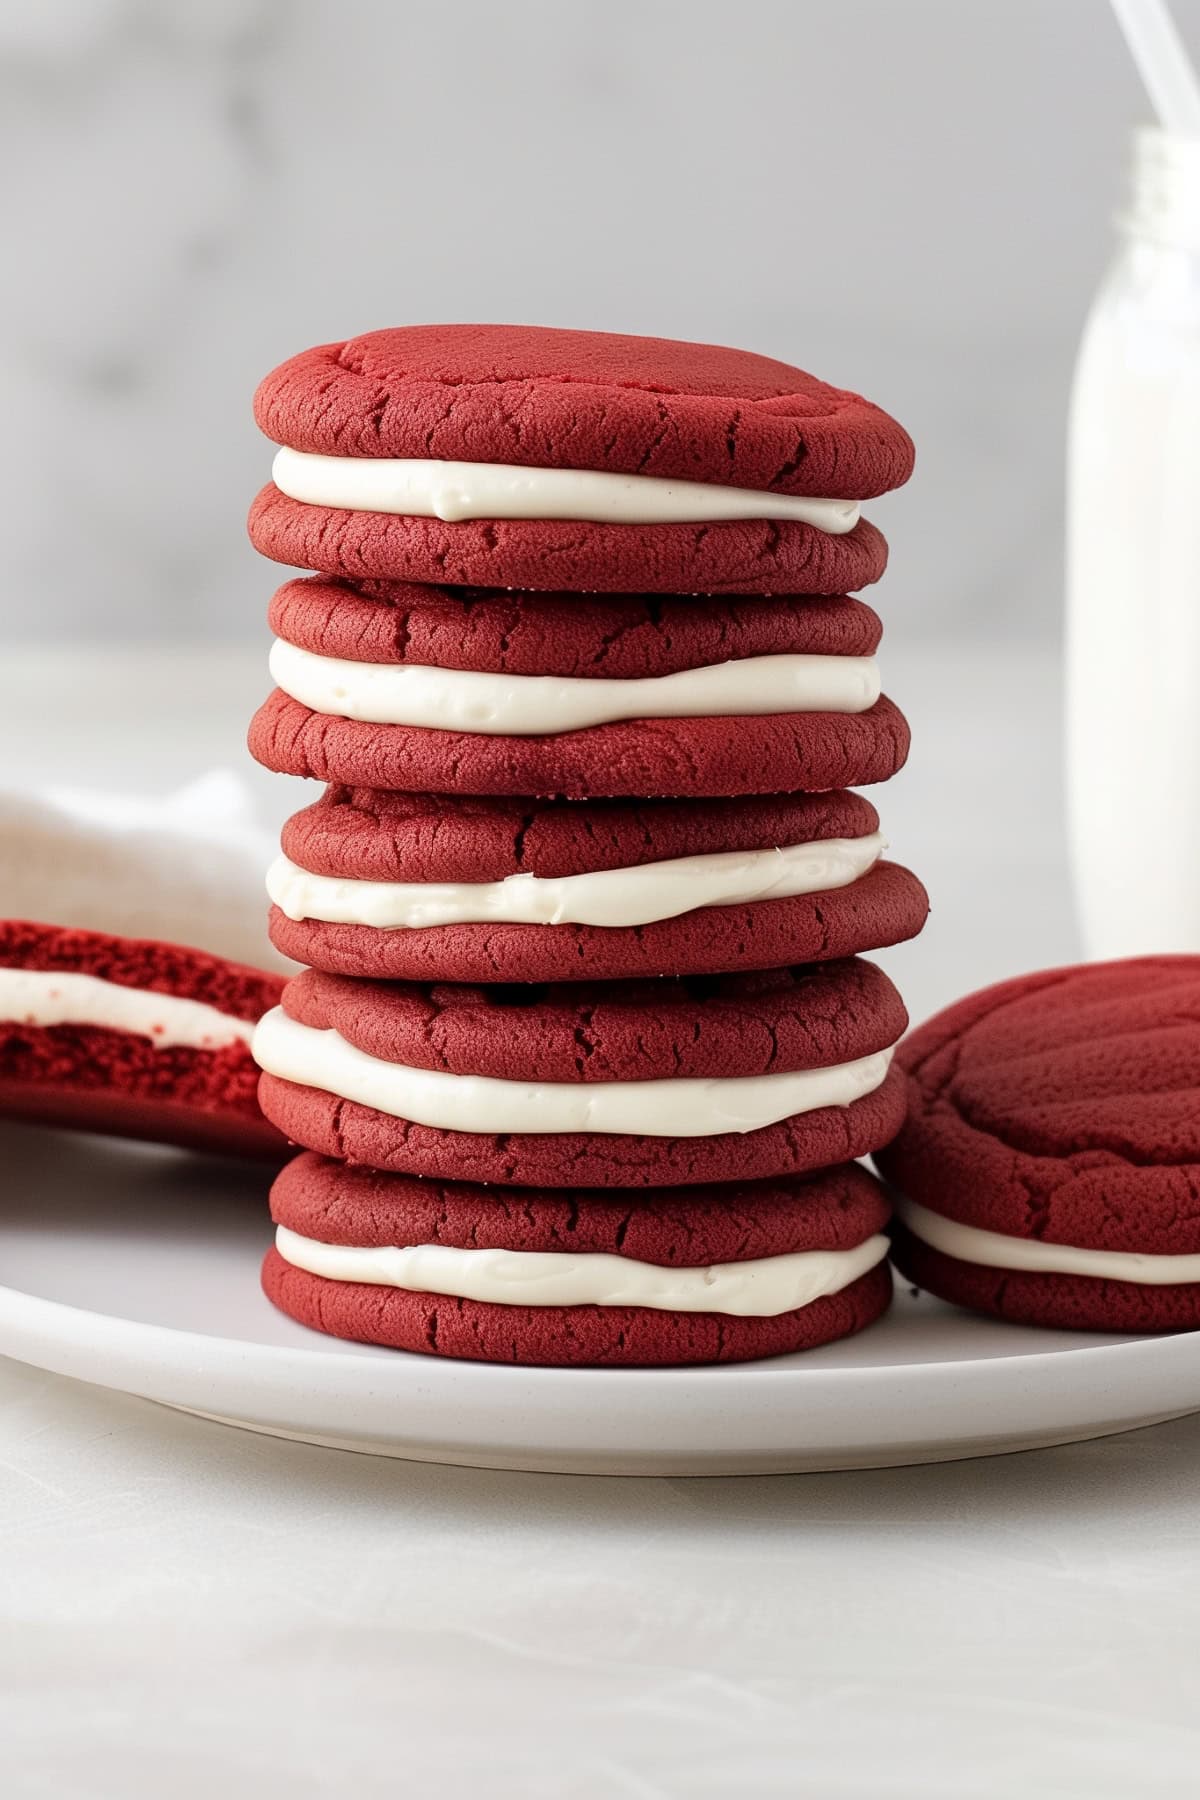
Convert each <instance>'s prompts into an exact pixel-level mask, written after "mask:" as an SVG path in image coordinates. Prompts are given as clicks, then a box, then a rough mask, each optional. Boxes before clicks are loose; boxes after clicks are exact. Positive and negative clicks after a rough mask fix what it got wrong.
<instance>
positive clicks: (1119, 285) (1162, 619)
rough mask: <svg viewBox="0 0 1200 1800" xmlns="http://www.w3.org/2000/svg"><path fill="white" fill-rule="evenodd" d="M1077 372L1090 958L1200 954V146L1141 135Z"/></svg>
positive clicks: (1072, 700) (1073, 610)
mask: <svg viewBox="0 0 1200 1800" xmlns="http://www.w3.org/2000/svg"><path fill="white" fill-rule="evenodd" d="M1120 235H1121V243H1120V246H1119V248H1118V251H1117V254H1116V257H1115V260H1114V261H1113V263H1112V266H1111V267H1110V269H1109V271H1108V274H1107V275H1106V277H1105V279H1104V282H1103V284H1102V286H1101V288H1100V291H1099V293H1098V295H1097V296H1096V300H1095V304H1094V305H1093V307H1092V311H1091V314H1090V317H1089V318H1088V322H1087V326H1086V328H1085V330H1084V336H1083V342H1082V345H1081V347H1080V352H1079V362H1078V365H1077V367H1076V371H1075V386H1074V393H1073V397H1072V404H1071V423H1070V434H1069V448H1068V502H1067V503H1068V530H1067V799H1068V811H1069V819H1070V833H1071V856H1072V865H1073V875H1074V882H1075V896H1076V905H1077V909H1078V914H1079V919H1080V924H1081V926H1082V931H1083V943H1084V951H1085V954H1086V955H1087V956H1088V957H1089V958H1093V959H1095V958H1102V957H1113V956H1134V955H1139V954H1144V953H1147V952H1153V951H1171V950H1192V951H1200V139H1191V138H1181V137H1175V136H1172V135H1170V134H1168V133H1166V132H1163V131H1150V130H1147V131H1143V132H1139V133H1138V134H1137V137H1136V139H1135V142H1134V159H1133V179H1132V190H1131V195H1130V201H1129V204H1128V206H1127V208H1126V210H1125V212H1124V214H1123V216H1122V217H1121V219H1120Z"/></svg>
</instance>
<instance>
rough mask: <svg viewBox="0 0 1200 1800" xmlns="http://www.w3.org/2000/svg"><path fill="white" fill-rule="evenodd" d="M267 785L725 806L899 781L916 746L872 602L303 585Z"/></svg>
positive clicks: (253, 732)
mask: <svg viewBox="0 0 1200 1800" xmlns="http://www.w3.org/2000/svg"><path fill="white" fill-rule="evenodd" d="M271 622H272V624H273V626H274V628H275V630H276V632H277V634H278V635H277V639H276V642H275V646H274V648H273V650H272V652H271V670H272V673H273V675H274V677H275V680H276V682H277V684H278V685H277V688H276V691H275V693H274V694H272V695H271V696H270V698H269V699H268V700H267V701H266V703H265V704H264V705H263V706H262V707H261V708H260V710H259V712H258V713H257V715H256V716H255V718H254V721H253V723H252V725H251V728H250V747H251V750H252V751H253V753H254V755H255V756H256V757H257V758H258V760H259V761H260V762H262V763H265V764H266V766H267V767H268V768H271V769H277V770H279V771H281V772H282V773H284V774H291V775H309V776H316V777H318V778H319V779H321V780H327V781H342V782H350V783H353V784H355V785H357V786H364V787H375V788H405V789H408V790H418V791H421V792H455V791H457V792H460V793H474V794H564V795H568V796H570V797H573V798H578V799H583V798H587V797H589V796H601V797H604V796H611V795H633V796H647V795H658V794H662V795H721V794H744V793H774V792H783V791H787V792H796V791H799V790H801V789H824V788H834V787H847V786H854V785H856V784H858V783H863V782H873V781H885V780H887V778H888V777H889V776H891V775H894V774H895V772H896V770H897V769H898V768H899V767H900V766H901V765H902V764H903V762H904V758H905V756H906V755H907V752H908V728H907V726H906V724H905V722H904V719H903V717H902V715H901V714H900V713H899V711H898V710H897V709H896V707H895V706H894V705H893V704H892V702H891V701H890V700H888V699H886V698H885V697H881V695H880V684H879V669H878V666H877V664H876V661H875V657H874V652H875V649H876V648H877V646H878V642H879V632H880V627H879V620H878V619H877V617H876V616H875V614H874V613H873V612H872V611H871V609H870V608H869V607H867V606H864V605H862V603H861V602H860V601H857V600H851V599H847V598H845V597H839V598H834V599H825V598H822V597H820V596H804V595H787V596H781V597H779V598H777V599H775V600H767V599H765V598H763V597H762V596H756V597H752V598H743V599H737V600H731V599H714V598H712V597H708V598H703V597H692V598H690V599H687V598H683V597H679V596H667V597H654V596H650V595H646V594H623V595H613V596H610V597H608V598H605V599H598V598H597V597H595V596H585V595H579V594H508V593H497V592H495V591H494V590H487V591H483V592H480V591H478V590H466V591H463V590H457V589H437V588H431V587H427V586H420V585H417V584H415V583H409V584H405V585H402V584H393V585H391V586H380V585H378V584H376V585H374V586H372V587H371V588H370V590H369V591H360V590H356V589H354V588H352V587H350V586H349V585H348V584H346V583H344V582H333V581H292V582H288V583H287V584H285V586H284V587H283V588H281V589H280V591H279V593H278V594H277V595H276V597H275V601H274V604H273V606H272V610H271Z"/></svg>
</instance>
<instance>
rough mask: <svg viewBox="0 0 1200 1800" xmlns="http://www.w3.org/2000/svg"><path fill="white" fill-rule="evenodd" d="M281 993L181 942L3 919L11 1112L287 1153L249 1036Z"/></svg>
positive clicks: (1, 1022) (2, 1063) (3, 1071)
mask: <svg viewBox="0 0 1200 1800" xmlns="http://www.w3.org/2000/svg"><path fill="white" fill-rule="evenodd" d="M283 985H284V981H283V977H282V976H280V975H271V974H267V973H266V972H264V971H262V970H259V969H251V968H246V967H244V966H243V965H242V964H240V963H231V962H226V961H225V960H224V958H222V957H219V956H213V955H210V954H209V953H208V952H206V951H202V950H188V949H184V948H182V947H181V946H179V945H178V944H162V943H154V942H151V941H148V940H145V939H135V938H123V937H111V936H108V935H106V934H104V933H102V932H97V931H71V930H66V929H63V928H62V927H60V926H57V925H37V924H31V923H27V922H25V921H21V920H4V921H2V922H0V1115H3V1116H5V1117H8V1118H15V1119H23V1120H28V1121H31V1122H35V1123H39V1124H47V1125H59V1126H70V1127H75V1128H77V1129H79V1130H81V1131H96V1132H104V1133H107V1134H109V1135H112V1136H117V1137H133V1138H148V1139H151V1140H152V1141H154V1142H156V1143H164V1144H181V1145H188V1146H194V1147H196V1148H200V1149H205V1150H214V1151H219V1152H222V1153H224V1154H227V1155H230V1156H243V1155H244V1156H274V1157H276V1158H277V1159H278V1158H279V1157H280V1156H281V1155H282V1153H283V1151H284V1148H285V1146H284V1141H283V1139H282V1138H281V1137H280V1135H279V1133H278V1131H276V1129H275V1127H274V1126H272V1125H269V1124H268V1123H267V1121H266V1119H265V1118H264V1117H263V1116H262V1113H261V1112H260V1110H259V1106H258V1100H257V1095H256V1088H257V1070H256V1069H255V1065H254V1060H253V1058H252V1056H251V1054H250V1039H251V1036H252V1034H253V1030H254V1026H255V1024H256V1023H257V1021H258V1020H259V1019H260V1018H261V1017H262V1015H263V1013H265V1012H266V1011H267V1009H268V1008H269V1007H272V1006H274V1005H276V1004H277V1002H278V1000H279V997H280V994H281V991H282V989H283Z"/></svg>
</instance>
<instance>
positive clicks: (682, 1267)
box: [263, 1155, 891, 1367]
mask: <svg viewBox="0 0 1200 1800" xmlns="http://www.w3.org/2000/svg"><path fill="white" fill-rule="evenodd" d="M512 1201H513V1196H512V1194H498V1193H496V1192H495V1191H494V1190H489V1189H488V1188H484V1187H475V1186H471V1185H469V1184H466V1183H462V1182H449V1181H442V1180H418V1179H416V1178H414V1177H411V1176H403V1175H386V1174H381V1173H379V1172H378V1171H377V1170H374V1169H364V1168H348V1167H346V1166H345V1165H343V1164H341V1163H338V1162H331V1161H326V1160H324V1159H323V1158H320V1157H317V1156H313V1155H303V1156H299V1157H297V1158H296V1160H295V1161H294V1162H292V1163H290V1164H289V1165H288V1167H287V1168H286V1169H284V1171H283V1172H282V1174H281V1175H279V1176H278V1178H277V1179H276V1182H275V1186H274V1188H273V1190H272V1194H271V1212H272V1217H273V1218H274V1219H275V1221H276V1224H277V1228H278V1230H277V1238H276V1246H275V1248H274V1249H272V1250H271V1251H270V1252H269V1253H268V1255H267V1259H266V1263H265V1265H264V1268H263V1286H264V1288H265V1290H266V1292H267V1295H268V1296H269V1298H270V1299H271V1300H273V1301H274V1302H275V1304H276V1305H277V1306H279V1307H280V1308H282V1310H283V1311H284V1312H286V1313H290V1314H291V1316H292V1317H293V1318H295V1319H298V1320H300V1322H301V1323H302V1324H305V1325H309V1326H312V1327H313V1328H314V1329H315V1330H318V1331H324V1332H328V1333H331V1334H333V1335H334V1336H337V1337H347V1338H355V1339H359V1340H360V1341H363V1342H366V1343H375V1344H385V1345H387V1346H389V1347H390V1348H393V1349H400V1350H415V1351H419V1352H422V1353H425V1354H429V1355H437V1356H456V1357H470V1358H477V1359H481V1360H484V1361H488V1362H510V1363H531V1364H537V1363H542V1364H547V1363H549V1364H558V1365H574V1366H576V1367H578V1366H589V1365H590V1366H607V1367H612V1366H614V1365H621V1364H625V1365H628V1364H643V1365H645V1364H672V1363H676V1364H678V1363H706V1362H734V1361H741V1360H744V1359H747V1358H752V1357H760V1356H775V1355H779V1354H782V1353H785V1352H788V1351H794V1350H804V1349H809V1348H811V1347H812V1346H814V1345H816V1344H823V1343H828V1342H830V1341H831V1340H832V1339H834V1338H839V1337H844V1336H846V1335H847V1334H848V1333H849V1332H852V1331H858V1330H860V1329H861V1328H862V1327H863V1326H864V1325H868V1324H870V1323H871V1321H872V1320H874V1319H876V1318H878V1317H879V1315H880V1314H881V1313H882V1312H884V1311H885V1309H886V1307H887V1304H888V1301H889V1299H890V1297H891V1275H890V1272H889V1270H888V1267H887V1260H886V1259H887V1247H888V1241H887V1237H886V1236H885V1235H884V1227H885V1225H886V1222H887V1217H888V1208H887V1203H886V1200H885V1198H884V1195H883V1192H882V1190H881V1188H880V1186H879V1184H878V1183H877V1182H875V1181H874V1180H872V1178H871V1176H870V1175H868V1174H867V1173H866V1171H865V1170H864V1169H862V1168H858V1167H856V1166H854V1165H853V1164H850V1165H843V1166H842V1167H840V1168H836V1169H827V1170H823V1171H822V1172H821V1173H820V1174H818V1175H813V1176H809V1177H807V1178H804V1179H795V1178H792V1179H784V1180H780V1181H775V1182H761V1183H758V1184H735V1185H734V1186H732V1187H721V1188H692V1189H690V1190H688V1192H687V1193H686V1194H683V1195H681V1194H680V1193H679V1192H678V1190H674V1189H672V1190H668V1191H667V1192H665V1193H657V1192H654V1191H650V1192H646V1193H641V1194H638V1195H637V1196H636V1197H635V1196H631V1195H628V1194H621V1195H614V1194H606V1193H604V1192H597V1191H594V1190H592V1191H588V1190H574V1191H566V1192H564V1191H561V1190H558V1191H556V1190H553V1189H526V1190H524V1191H522V1193H521V1195H520V1205H519V1207H514V1205H513V1204H512Z"/></svg>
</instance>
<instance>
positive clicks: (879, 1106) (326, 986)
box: [254, 961, 906, 1187]
mask: <svg viewBox="0 0 1200 1800" xmlns="http://www.w3.org/2000/svg"><path fill="white" fill-rule="evenodd" d="M905 1023H906V1014H905V1011H904V1006H903V1003H902V1002H901V1000H900V997H899V995H898V994H897V993H896V990H895V988H894V987H893V986H892V984H891V982H890V981H888V979H887V977H886V976H884V975H883V974H881V973H880V971H879V970H878V969H876V968H875V967H873V966H872V965H871V964H870V963H864V962H858V961H847V962H835V963H824V964H814V965H812V966H811V967H809V968H798V969H775V970H768V971H761V972H758V973H754V974H738V975H723V976H722V975H718V976H711V977H708V978H704V979H700V978H694V979H683V980H677V981H663V982H635V981H631V982H612V983H607V984H603V983H601V984H596V985H592V984H588V983H580V984H577V985H573V986H562V987H555V986H553V985H551V986H546V987H538V986H534V985H526V986H511V987H509V986H502V985H495V986H491V987H450V986H422V985H419V984H415V983H404V982H394V983H384V982H368V981H355V980H349V979H346V978H344V977H342V976H337V975H327V974H323V973H318V972H316V971H313V970H306V971H305V972H304V973H303V974H302V975H300V976H298V977H297V978H296V979H295V980H293V981H291V982H289V983H288V986H287V987H286V988H285V990H284V996H283V1002H282V1005H281V1006H280V1007H279V1008H277V1009H276V1010H275V1011H273V1012H271V1013H268V1014H267V1015H266V1017H265V1018H264V1019H263V1021H262V1022H261V1024H260V1025H259V1028H258V1030H257V1032H256V1033H255V1039H254V1052H255V1056H256V1057H257V1059H258V1062H259V1066H260V1067H261V1068H262V1069H263V1070H264V1076H263V1080H262V1082H261V1084H260V1089H259V1098H260V1100H261V1103H262V1107H263V1111H264V1112H265V1113H266V1115H267V1117H268V1118H269V1119H271V1120H272V1121H273V1122H274V1123H275V1124H276V1125H278V1127H279V1129H280V1130H281V1131H283V1132H285V1133H286V1134H287V1135H288V1136H289V1137H290V1138H292V1139H294V1140H295V1141H296V1142H297V1143H299V1144H302V1145H303V1146H304V1147H305V1148H307V1149H310V1150H316V1151H318V1152H319V1153H320V1154H322V1155H325V1156H335V1157H338V1158H340V1159H342V1160H344V1161H346V1162H351V1163H368V1164H370V1165H372V1166H373V1167H375V1168H380V1169H390V1170H394V1171H397V1172H399V1173H402V1174H414V1175H430V1176H434V1177H437V1178H440V1179H447V1180H458V1179H462V1180H469V1181H485V1182H491V1181H494V1182H503V1183H508V1184H512V1185H516V1186H524V1187H540V1186H546V1187H579V1186H585V1187H647V1186H651V1187H653V1186H664V1187H666V1186H676V1185H680V1184H685V1183H686V1184H693V1183H703V1182H711V1181H747V1180H756V1179H759V1178H763V1177H773V1176H778V1175H784V1174H799V1173H804V1172H806V1171H808V1170H810V1169H816V1168H823V1167H828V1166H831V1165H833V1164H835V1163H839V1162H846V1161H849V1160H851V1159H853V1158H854V1157H857V1156H861V1155H863V1154H864V1153H865V1152H866V1151H867V1150H868V1149H872V1148H877V1147H878V1146H879V1145H881V1144H883V1143H885V1142H886V1141H887V1140H888V1139H889V1138H890V1137H892V1136H893V1135H894V1134H895V1132H896V1131H897V1130H898V1129H899V1125H900V1123H901V1116H902V1106H903V1080H902V1078H901V1077H900V1076H899V1075H898V1074H896V1073H893V1072H892V1071H891V1070H890V1069H889V1062H890V1052H891V1047H892V1045H894V1044H895V1042H896V1040H897V1039H898V1038H899V1036H900V1035H901V1033H902V1031H903V1029H904V1026H905Z"/></svg>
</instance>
